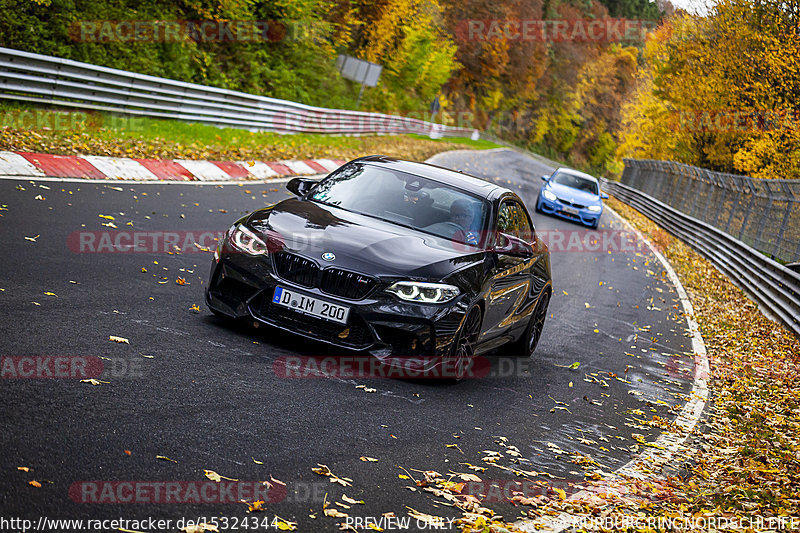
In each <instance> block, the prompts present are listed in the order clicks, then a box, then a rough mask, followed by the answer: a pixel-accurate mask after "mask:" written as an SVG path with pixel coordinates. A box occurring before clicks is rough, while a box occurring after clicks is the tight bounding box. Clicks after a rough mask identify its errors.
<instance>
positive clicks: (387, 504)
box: [0, 150, 693, 531]
mask: <svg viewBox="0 0 800 533" xmlns="http://www.w3.org/2000/svg"><path fill="white" fill-rule="evenodd" d="M436 161H437V164H440V165H443V166H450V167H453V168H459V169H462V170H465V171H466V172H469V173H472V174H475V175H478V176H481V177H484V178H486V179H489V180H495V181H498V182H500V183H502V184H503V185H505V186H508V187H510V188H512V189H513V190H515V191H516V192H517V193H518V194H520V196H521V197H522V198H523V199H524V200H525V202H526V204H527V205H528V208H529V210H530V211H531V214H532V215H533V217H534V223H535V225H536V230H537V231H538V232H539V233H541V234H542V235H543V236H545V240H549V241H550V242H551V243H552V242H553V239H556V242H555V245H554V244H551V253H552V267H553V283H554V285H553V288H554V294H553V300H552V302H551V304H550V316H549V317H548V321H547V324H546V325H545V329H544V333H543V340H542V342H541V344H540V345H539V347H538V349H537V351H536V353H535V354H534V356H533V357H532V358H531V359H530V360H527V359H525V360H520V359H517V358H513V357H509V356H507V355H505V354H504V353H503V351H502V349H501V350H500V351H499V352H498V353H494V354H490V355H489V356H487V358H488V359H489V361H490V362H491V364H492V368H491V371H490V372H489V374H488V375H485V376H482V377H480V378H478V379H466V380H464V381H461V382H458V383H447V382H440V381H431V380H397V379H386V378H370V379H360V378H359V379H350V378H348V377H320V376H319V375H311V376H308V377H292V378H286V377H283V376H284V374H285V368H284V365H285V361H286V357H288V356H296V355H301V356H315V355H339V356H348V355H352V354H349V353H347V352H344V351H337V350H334V349H332V348H330V347H328V346H326V345H321V344H316V343H313V342H310V341H305V340H301V339H299V338H296V337H294V336H291V335H288V334H282V333H278V332H275V331H272V330H266V329H264V328H260V329H253V328H250V327H247V326H241V325H230V324H228V323H226V322H224V321H221V320H220V319H217V318H216V317H214V316H213V315H212V314H211V313H210V312H209V311H208V309H207V307H205V304H204V301H203V288H204V284H205V283H206V281H207V276H208V273H209V269H210V264H211V260H212V259H211V254H210V253H208V252H205V251H202V250H199V249H197V247H195V246H192V245H191V243H189V245H188V246H187V245H186V239H185V236H186V233H181V232H188V233H191V235H192V236H194V237H195V238H199V236H201V235H202V234H203V233H204V232H221V231H224V230H225V229H227V227H228V226H230V224H231V223H232V222H233V221H234V220H235V219H236V218H238V216H239V215H240V214H244V213H246V212H249V211H251V210H253V209H256V208H259V207H262V206H264V205H265V204H268V203H272V202H277V201H280V200H282V199H284V198H287V197H288V196H287V194H288V193H287V191H286V189H285V183H275V184H271V183H268V184H264V183H246V184H243V185H238V184H229V185H224V186H219V185H208V184H207V185H203V184H198V183H186V184H158V183H156V184H144V183H131V182H120V183H113V184H104V183H93V182H91V181H82V182H57V181H36V182H35V183H34V182H30V181H25V180H13V179H3V180H0V198H2V200H0V204H3V206H4V208H5V209H6V210H3V211H0V214H1V215H2V218H0V235H1V236H2V242H3V245H4V253H3V254H2V256H0V289H2V290H0V313H2V316H3V317H4V319H3V320H2V323H0V348H1V350H0V355H2V356H3V364H2V377H3V379H2V380H0V404H2V406H3V414H2V427H3V430H2V433H0V441H1V446H2V448H1V449H2V452H3V453H2V456H1V457H0V472H2V475H0V508H2V514H3V516H6V517H9V516H10V517H21V518H28V519H32V520H34V523H35V522H36V521H37V520H38V519H39V518H40V517H43V516H44V517H48V518H75V519H78V518H108V519H114V518H124V519H144V518H148V517H153V518H162V519H172V520H173V524H175V523H176V522H175V521H177V520H178V519H181V518H184V519H185V520H196V519H197V518H198V517H206V518H207V519H210V518H211V517H215V516H216V517H238V518H242V517H250V518H249V519H252V517H257V518H258V519H259V520H261V519H263V518H265V517H266V518H268V519H270V520H271V519H272V517H274V516H276V515H277V516H280V517H282V518H284V519H287V520H292V521H296V522H298V525H299V527H298V529H299V530H300V531H334V530H337V529H338V527H337V526H336V524H337V523H339V522H342V521H343V519H341V518H339V519H337V518H332V517H327V516H324V515H323V499H325V497H326V494H327V501H328V502H329V503H330V504H331V505H332V506H333V507H336V508H337V509H339V510H340V511H342V512H345V513H348V514H350V515H351V516H359V517H380V516H381V515H382V514H383V513H387V512H394V513H395V515H397V516H398V517H402V516H408V508H407V507H410V508H413V509H415V510H417V511H420V512H423V513H429V514H432V515H436V516H442V517H457V516H460V512H459V510H458V509H454V508H453V507H450V506H447V505H444V503H443V500H442V499H441V498H437V497H435V496H434V495H432V494H430V493H428V492H424V491H422V490H415V491H411V490H409V489H408V488H407V487H409V486H411V487H413V486H414V482H413V481H412V480H411V479H403V478H402V477H400V476H407V475H410V476H413V477H414V478H415V479H420V478H421V477H422V474H421V471H426V470H435V471H437V472H440V473H442V474H447V473H448V472H450V471H452V472H459V473H463V472H470V473H474V474H477V475H478V476H479V477H480V478H481V479H482V480H484V481H485V482H486V483H485V486H484V488H483V489H482V490H481V492H482V493H487V491H489V490H490V489H489V487H490V482H492V481H496V482H497V485H498V486H506V485H507V484H508V483H510V482H512V481H515V480H516V481H519V480H521V479H523V478H521V477H519V476H516V475H515V474H514V473H513V472H512V471H510V470H509V469H516V470H523V471H526V472H528V479H530V480H533V481H535V482H545V481H547V482H556V483H561V485H559V486H561V487H565V486H569V483H571V482H575V481H580V480H582V479H583V478H584V474H585V472H586V471H587V470H585V469H584V468H582V467H581V466H580V465H578V464H575V463H574V462H573V459H574V458H575V457H576V456H575V455H574V453H573V452H579V453H580V454H581V455H582V456H588V457H591V459H593V460H594V461H595V462H596V463H597V465H599V466H593V467H592V468H591V469H593V470H597V469H601V470H603V471H606V472H608V471H612V470H614V469H615V468H618V467H619V466H621V465H622V464H624V463H626V462H627V461H628V460H630V458H631V457H632V456H633V454H634V453H635V452H636V451H637V450H639V449H640V445H639V444H638V443H637V440H646V441H652V440H654V439H655V437H656V436H657V435H658V429H655V428H653V427H650V426H647V425H644V424H643V421H649V420H651V419H652V418H653V416H654V415H657V416H659V417H662V418H667V419H669V418H672V417H674V413H675V412H676V411H675V406H676V405H680V404H683V403H684V401H685V397H684V395H685V394H686V393H688V392H689V391H690V389H691V377H692V373H691V371H692V363H693V358H692V356H691V355H690V354H687V352H689V351H690V349H691V342H690V340H689V339H688V338H687V337H686V336H685V329H686V324H685V321H684V320H683V319H682V318H681V316H680V311H679V309H678V306H677V303H678V300H677V296H676V294H675V291H674V289H673V288H672V287H671V286H670V285H669V283H668V282H667V281H666V278H665V277H663V276H662V268H661V265H660V264H659V263H658V262H657V261H656V260H655V259H654V258H653V257H652V256H650V255H648V253H646V252H645V251H643V250H630V251H621V250H620V249H619V248H620V246H618V245H619V243H620V242H622V241H621V239H622V237H621V236H622V235H624V234H623V233H621V232H623V231H625V228H624V226H623V225H622V224H621V223H620V222H619V221H618V220H617V219H616V218H615V217H614V215H613V214H611V213H610V212H608V211H606V212H605V213H604V214H603V217H602V219H601V227H600V229H599V231H600V232H601V234H602V233H603V232H606V233H605V237H604V238H605V241H604V243H605V244H601V245H600V246H599V247H597V246H585V245H580V243H578V240H579V239H583V238H584V236H585V232H586V230H584V229H583V228H581V227H580V226H579V225H577V224H574V223H572V222H569V221H565V220H560V219H555V218H551V217H545V216H543V215H538V214H534V213H533V209H534V203H535V199H536V195H537V192H538V190H539V185H540V183H541V181H540V179H539V177H540V175H541V174H544V173H547V174H549V173H550V172H551V171H552V169H550V168H548V167H546V166H544V165H543V164H542V163H540V162H538V161H536V160H533V159H531V158H528V157H526V156H523V155H520V154H517V153H515V152H512V151H510V150H503V151H491V152H483V153H481V152H458V153H452V154H445V155H443V156H441V157H439V158H437V159H436ZM100 215H103V217H101V216H100ZM108 217H113V220H112V219H111V218H108ZM104 224H113V225H114V226H116V228H113V227H111V226H108V225H106V226H104ZM119 231H126V232H136V231H140V232H160V231H166V232H178V234H179V235H180V240H179V241H177V246H178V247H179V248H180V251H178V250H176V249H175V248H174V245H176V242H174V241H172V242H169V243H168V246H167V250H171V251H172V252H173V253H167V252H166V251H165V249H164V247H163V246H161V245H163V244H164V243H163V242H159V243H155V244H156V246H160V249H153V250H150V251H147V252H130V251H125V250H124V247H123V248H122V249H114V248H112V247H109V246H101V244H103V240H102V239H103V237H102V234H103V232H112V233H113V232H119ZM37 236H38V237H37ZM92 238H94V240H93V241H92V240H91V239H92ZM82 239H83V240H82ZM570 239H572V240H570ZM615 239H616V240H615ZM151 241H152V239H151ZM126 242H127V241H126ZM570 243H572V244H570ZM106 244H108V243H106ZM204 244H207V245H209V246H210V247H211V248H213V243H210V244H209V241H208V240H207V239H206V241H205V242H204ZM627 247H628V248H631V246H630V245H629V246H627ZM150 248H153V246H150ZM115 250H116V252H115ZM179 278H180V279H181V280H183V281H184V282H183V284H181V283H179V282H178V281H180V280H179ZM47 293H50V294H47ZM193 306H197V308H194V309H193ZM110 336H118V337H121V338H124V339H127V340H128V341H129V342H128V343H124V342H114V341H111V340H109V337H110ZM23 356H27V357H30V356H36V357H40V359H38V360H37V361H40V362H41V361H46V360H45V359H41V357H62V356H63V357H71V358H73V359H75V358H76V357H77V358H78V359H79V360H81V361H84V362H85V361H87V360H88V361H89V362H90V365H91V364H101V365H102V368H103V370H102V374H99V375H97V377H96V379H97V380H99V382H100V383H99V384H98V385H93V384H91V383H89V382H81V381H80V379H78V378H76V377H68V378H49V377H48V378H42V377H37V376H34V377H27V378H25V377H19V376H16V375H15V374H14V371H17V370H19V369H20V368H22V366H19V365H18V363H19V362H20V361H21V359H20V358H21V357H23ZM98 360H99V361H102V363H98ZM9 361H10V362H9ZM42 364H44V363H42ZM48 364H49V363H48ZM42 372H45V371H44V370H43V371H42ZM67 373H69V372H67ZM359 386H361V387H359ZM371 389H375V390H374V392H368V391H369V390H371ZM633 435H637V436H636V437H633ZM512 447H516V448H512ZM517 450H518V451H517ZM487 451H494V452H499V454H501V455H502V457H500V458H499V459H496V462H495V463H493V462H491V461H484V460H483V458H490V459H491V457H489V456H490V455H492V454H489V453H487ZM158 457H161V458H158ZM362 457H363V458H367V457H369V458H374V459H377V461H367V460H363V459H361V458H362ZM318 463H321V464H324V465H327V466H328V467H329V468H330V470H331V471H332V472H333V474H335V475H336V476H338V477H339V478H349V479H350V480H352V481H347V480H345V481H344V483H346V484H350V486H346V487H345V486H342V485H340V484H338V483H331V481H330V478H329V477H324V476H321V475H319V474H317V473H314V472H313V471H312V468H314V467H316V466H317V464H318ZM465 463H468V464H469V465H475V466H480V467H482V468H486V470H485V471H483V472H481V471H476V470H471V469H470V468H469V465H467V464H465ZM495 465H499V466H495ZM18 467H28V468H29V469H30V471H28V472H25V471H22V470H19V469H18ZM503 467H505V468H503ZM206 470H209V471H213V472H216V473H218V474H220V475H221V476H225V477H227V478H231V479H234V480H239V482H240V483H244V482H252V483H251V484H250V485H249V486H250V487H251V488H252V487H253V486H255V485H256V484H257V483H258V482H260V481H264V480H267V481H268V480H270V479H271V478H270V476H272V477H274V479H276V480H279V481H280V482H283V483H285V484H286V489H285V491H284V493H281V490H276V492H273V493H270V494H271V495H272V496H270V498H268V501H267V503H266V504H265V505H264V511H263V512H261V513H253V514H247V510H248V509H247V506H246V505H245V504H243V503H235V502H234V503H196V500H190V501H189V502H188V503H165V502H164V500H165V499H168V498H167V496H166V494H167V493H166V492H161V493H160V494H159V495H157V496H155V497H153V496H149V497H147V498H144V500H146V503H145V502H140V503H136V502H135V498H133V499H134V501H132V502H127V503H126V502H123V501H122V500H124V499H130V498H128V496H130V495H131V490H135V487H137V486H139V485H135V483H139V484H140V485H142V484H144V483H148V482H191V483H197V484H202V483H204V482H208V481H209V479H208V478H207V477H206V475H205V474H204V471H206ZM33 480H35V481H37V482H38V483H40V484H41V486H40V487H36V486H33V485H31V484H30V483H29V482H30V481H33ZM88 482H96V483H88ZM120 482H130V483H131V485H125V484H124V483H120ZM222 483H225V480H223V482H222ZM123 486H124V487H125V488H124V490H123V489H121V488H120V487H123ZM181 486H182V487H185V486H186V483H184V484H183V485H181ZM107 487H112V488H111V489H108V491H107V493H106V494H105V496H103V494H104V491H105V490H106V488H107ZM130 487H134V489H131V488H130ZM274 487H278V488H280V485H274ZM117 489H120V490H117ZM165 490H166V489H165ZM492 490H493V489H492ZM112 492H113V494H112ZM343 494H346V495H347V496H348V497H350V498H354V499H356V500H364V502H365V504H354V505H352V506H351V508H350V509H346V508H345V507H343V506H336V505H335V503H331V502H342V503H344V501H345V500H343V499H342V495H343ZM242 495H243V497H244V498H243V499H247V500H248V501H252V500H253V499H256V498H252V497H250V496H251V495H250V494H248V493H247V492H245V493H243V494H242ZM495 496H496V494H495ZM232 499H234V500H235V499H238V498H235V497H234V498H232ZM270 499H272V500H279V501H269V500H270ZM502 499H503V498H502V497H492V496H489V497H487V498H486V501H485V506H487V507H490V508H492V509H494V510H495V511H497V512H499V513H500V514H502V515H503V516H505V517H506V518H507V519H513V518H515V517H517V516H519V514H520V510H521V508H515V507H513V506H512V505H511V504H510V503H508V502H504V501H501V500H502ZM154 500H155V501H154ZM100 501H103V502H104V503H95V502H100ZM184 523H185V522H184ZM233 523H234V522H233V521H230V523H229V528H228V529H230V530H232V529H233V528H232V525H233ZM122 527H123V528H124V527H125V526H122ZM140 527H141V526H140ZM20 529H21V528H20ZM65 529H66V528H65ZM128 529H135V528H130V527H129V528H128ZM220 529H221V530H225V528H224V527H221V528H220ZM141 530H143V531H156V530H157V529H154V528H142V529H141ZM169 530H170V531H177V527H176V526H175V525H173V526H171V527H170V528H169ZM359 530H363V528H362V529H359ZM389 530H391V529H387V531H389Z"/></svg>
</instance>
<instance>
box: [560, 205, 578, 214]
mask: <svg viewBox="0 0 800 533" xmlns="http://www.w3.org/2000/svg"><path fill="white" fill-rule="evenodd" d="M561 210H562V211H563V212H565V213H566V214H568V215H577V214H578V210H577V209H574V208H572V207H562V208H561Z"/></svg>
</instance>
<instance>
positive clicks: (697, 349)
mask: <svg viewBox="0 0 800 533" xmlns="http://www.w3.org/2000/svg"><path fill="white" fill-rule="evenodd" d="M604 208H605V209H607V210H608V211H609V212H610V213H611V214H613V215H614V216H615V217H616V218H617V219H619V220H620V221H621V222H622V223H623V225H625V226H627V227H628V228H629V229H630V230H631V231H632V232H633V233H635V234H636V235H637V237H638V238H639V239H641V241H642V242H644V243H645V244H646V245H647V247H648V248H649V249H650V251H651V252H652V253H653V255H655V257H656V258H657V259H658V260H659V262H660V263H661V264H662V265H663V266H664V269H665V270H666V272H667V277H668V278H669V280H670V282H671V283H672V285H673V287H675V292H677V293H678V298H679V299H680V301H681V307H683V315H684V317H685V318H686V325H687V327H688V329H689V332H690V333H691V337H692V351H693V352H694V357H695V369H694V370H695V373H694V380H693V382H692V391H691V393H690V394H689V396H690V397H691V398H692V399H691V401H688V402H686V403H685V404H684V405H683V407H682V408H681V410H680V412H679V413H678V416H676V417H675V424H676V425H677V426H678V427H679V428H680V429H681V434H678V435H676V434H675V433H672V432H662V433H661V434H660V435H659V436H658V438H656V440H655V441H654V442H652V443H650V444H651V445H653V447H651V448H648V449H647V450H645V451H643V452H640V453H638V454H637V455H636V456H635V457H633V458H632V459H631V460H629V461H628V462H627V463H625V464H624V465H622V466H621V467H619V468H617V469H616V470H615V471H614V472H613V475H614V476H617V477H618V476H627V477H634V478H641V477H643V476H642V473H641V472H640V471H639V470H637V467H638V465H639V464H640V463H641V462H643V461H645V460H646V459H650V460H651V461H653V462H655V463H656V464H657V465H658V466H661V467H662V468H663V467H665V466H667V465H669V464H670V463H672V462H673V455H674V454H675V452H676V451H678V449H679V447H680V446H681V445H683V444H684V443H685V442H686V440H687V439H688V438H689V436H690V435H691V432H692V430H693V429H694V428H695V426H696V425H697V423H698V422H699V420H700V417H701V416H702V414H703V411H704V410H705V406H706V403H707V402H708V377H709V375H710V366H709V362H708V353H707V351H706V346H705V342H703V336H702V335H701V334H700V328H699V326H698V324H697V320H696V319H695V314H694V307H693V306H692V302H691V301H690V300H689V295H688V294H687V293H686V289H685V288H684V287H683V284H682V283H681V280H680V279H679V278H678V274H677V273H676V272H675V269H674V268H673V267H672V265H671V264H670V263H669V261H668V260H667V258H666V257H664V255H663V254H662V253H661V252H659V251H658V250H656V248H655V247H654V246H653V244H652V243H651V242H650V240H649V239H647V238H646V237H645V236H644V235H643V234H642V232H641V231H639V230H638V229H636V228H635V227H634V226H633V224H632V223H631V222H630V221H629V220H627V219H626V218H624V217H623V216H622V215H620V214H619V213H617V212H616V211H615V210H614V209H612V208H611V207H609V206H608V205H604ZM605 481H612V479H606V480H605ZM612 491H613V489H612V490H606V492H612ZM592 494H594V492H593V491H589V490H585V489H584V490H581V491H579V492H577V493H575V494H574V495H573V496H571V497H570V498H569V499H570V500H571V499H574V500H580V499H581V498H585V497H588V496H591V495H592ZM584 519H585V517H583V516H576V515H574V514H570V513H566V512H562V513H560V514H558V515H555V516H548V517H540V518H535V519H524V520H518V521H517V522H514V526H516V527H518V528H520V530H522V531H530V532H533V531H539V530H541V529H546V530H548V531H551V532H552V533H560V532H562V531H564V530H566V529H569V528H575V527H579V526H580V523H581V522H583V521H584Z"/></svg>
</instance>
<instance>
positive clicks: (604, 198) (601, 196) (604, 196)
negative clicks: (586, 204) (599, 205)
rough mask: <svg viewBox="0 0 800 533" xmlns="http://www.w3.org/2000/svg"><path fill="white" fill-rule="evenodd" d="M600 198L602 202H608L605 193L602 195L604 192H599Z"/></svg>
mask: <svg viewBox="0 0 800 533" xmlns="http://www.w3.org/2000/svg"><path fill="white" fill-rule="evenodd" d="M600 198H602V199H603V200H608V195H607V194H606V193H604V192H601V193H600Z"/></svg>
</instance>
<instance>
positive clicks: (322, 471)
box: [311, 463, 353, 487]
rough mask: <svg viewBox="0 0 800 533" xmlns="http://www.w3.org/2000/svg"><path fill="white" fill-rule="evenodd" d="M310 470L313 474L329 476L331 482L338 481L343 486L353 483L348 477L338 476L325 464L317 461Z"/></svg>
mask: <svg viewBox="0 0 800 533" xmlns="http://www.w3.org/2000/svg"><path fill="white" fill-rule="evenodd" d="M311 471H312V472H314V473H315V474H319V475H320V476H326V477H329V478H330V479H331V483H338V484H339V485H341V486H343V487H349V486H351V485H352V483H353V480H352V479H350V478H349V477H339V476H337V475H336V474H334V473H333V472H331V469H330V468H328V466H327V465H323V464H320V463H317V466H316V467H314V468H312V469H311Z"/></svg>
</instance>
